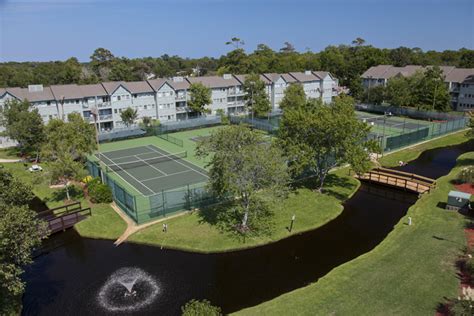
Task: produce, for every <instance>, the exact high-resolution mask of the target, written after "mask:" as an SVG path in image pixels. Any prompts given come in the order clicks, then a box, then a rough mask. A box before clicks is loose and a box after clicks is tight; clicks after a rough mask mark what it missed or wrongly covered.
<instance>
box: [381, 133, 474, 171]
mask: <svg viewBox="0 0 474 316" xmlns="http://www.w3.org/2000/svg"><path fill="white" fill-rule="evenodd" d="M467 140H468V137H467V136H466V131H459V132H457V133H454V134H449V135H446V136H443V137H440V138H437V139H434V140H430V141H428V142H425V143H422V144H419V145H415V146H413V147H409V148H405V149H403V150H400V151H396V152H393V153H389V154H386V155H385V156H384V157H383V158H382V159H381V160H380V163H381V164H382V165H383V166H386V167H394V166H398V162H399V161H404V162H408V161H411V160H414V159H416V158H418V157H419V156H420V155H421V153H422V152H423V151H425V150H428V149H433V148H438V147H445V146H450V145H456V144H460V143H463V142H465V141H467Z"/></svg>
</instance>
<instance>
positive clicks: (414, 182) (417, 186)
mask: <svg viewBox="0 0 474 316" xmlns="http://www.w3.org/2000/svg"><path fill="white" fill-rule="evenodd" d="M357 178H359V179H360V180H362V181H367V182H375V183H379V184H383V185H388V186H391V187H396V188H401V189H403V190H405V191H412V192H415V193H426V192H429V191H430V190H431V189H432V188H434V187H435V186H436V180H434V179H430V178H427V177H423V176H419V175H417V174H414V173H408V172H403V171H398V170H393V169H386V168H375V169H372V170H370V171H369V172H366V173H364V174H363V175H360V176H357Z"/></svg>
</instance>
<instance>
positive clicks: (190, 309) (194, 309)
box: [181, 300, 222, 316]
mask: <svg viewBox="0 0 474 316" xmlns="http://www.w3.org/2000/svg"><path fill="white" fill-rule="evenodd" d="M181 312H182V314H181V315H183V316H220V315H222V312H221V309H220V307H217V306H212V305H211V302H209V301H208V300H202V301H198V300H191V301H189V302H187V303H186V305H184V306H183V307H181Z"/></svg>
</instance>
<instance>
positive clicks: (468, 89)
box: [457, 75, 474, 111]
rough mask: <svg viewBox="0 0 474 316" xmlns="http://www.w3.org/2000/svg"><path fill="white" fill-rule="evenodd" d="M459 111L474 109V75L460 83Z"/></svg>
mask: <svg viewBox="0 0 474 316" xmlns="http://www.w3.org/2000/svg"><path fill="white" fill-rule="evenodd" d="M457 109H458V111H474V75H472V76H469V77H467V78H466V79H465V80H464V81H463V82H462V83H461V84H460V85H459V97H458V105H457Z"/></svg>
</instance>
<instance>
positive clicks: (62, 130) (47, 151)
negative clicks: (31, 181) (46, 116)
mask: <svg viewBox="0 0 474 316" xmlns="http://www.w3.org/2000/svg"><path fill="white" fill-rule="evenodd" d="M96 148H97V144H96V139H95V130H94V127H93V125H90V124H88V123H87V122H85V121H84V120H83V119H82V117H81V116H80V114H78V113H71V114H69V116H68V121H67V122H64V121H62V120H58V119H55V120H51V121H49V123H48V125H47V126H46V142H45V144H44V145H43V150H42V151H43V155H44V157H45V158H46V159H48V160H49V161H50V167H51V168H50V169H51V178H52V180H53V181H57V182H59V183H62V184H64V186H65V190H66V195H67V198H68V200H69V199H70V195H69V181H71V180H80V179H81V178H83V177H84V176H85V170H84V165H83V163H82V162H83V161H84V159H85V156H86V155H89V154H91V153H92V152H93V151H94V150H95V149H96Z"/></svg>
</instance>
